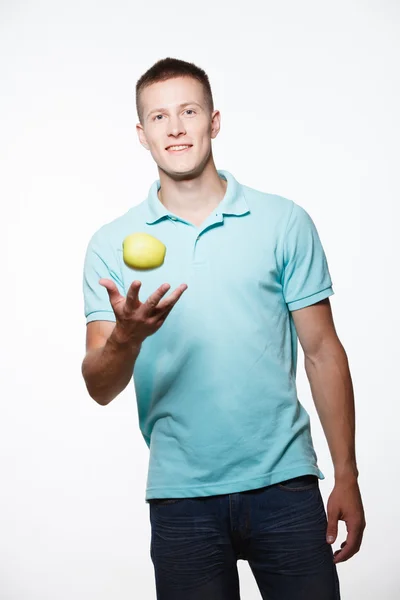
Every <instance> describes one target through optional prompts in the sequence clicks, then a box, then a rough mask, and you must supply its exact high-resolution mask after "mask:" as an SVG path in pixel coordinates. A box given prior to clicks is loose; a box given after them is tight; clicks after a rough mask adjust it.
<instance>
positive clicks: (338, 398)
mask: <svg viewBox="0 0 400 600" xmlns="http://www.w3.org/2000/svg"><path fill="white" fill-rule="evenodd" d="M291 314H292V317H293V321H294V324H295V327H296V331H297V335H298V337H299V341H300V344H301V346H302V348H303V351H304V358H305V362H304V365H305V370H306V374H307V377H308V380H309V382H310V388H311V393H312V396H313V400H314V403H315V407H316V409H317V412H318V416H319V419H320V421H321V425H322V427H323V430H324V433H325V436H326V439H327V442H328V446H329V450H330V453H331V456H332V461H333V465H334V470H335V478H336V479H341V478H349V477H350V478H355V479H357V477H358V469H357V464H356V454H355V408H354V394H353V384H352V380H351V375H350V369H349V364H348V360H347V355H346V352H345V350H344V348H343V346H342V344H341V342H340V340H339V338H338V336H337V333H336V330H335V326H334V323H333V317H332V311H331V306H330V302H329V298H326V299H325V300H322V301H321V302H318V303H316V304H313V305H312V306H307V307H306V308H303V309H300V310H295V311H293V312H292V313H291Z"/></svg>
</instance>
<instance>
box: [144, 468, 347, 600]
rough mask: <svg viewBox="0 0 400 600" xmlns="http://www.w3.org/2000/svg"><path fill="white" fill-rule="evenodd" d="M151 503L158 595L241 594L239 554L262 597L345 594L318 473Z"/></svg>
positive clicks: (320, 599) (227, 597)
mask: <svg viewBox="0 0 400 600" xmlns="http://www.w3.org/2000/svg"><path fill="white" fill-rule="evenodd" d="M149 507H150V522H151V559H152V561H153V564H154V570H155V581H156V590H157V600H240V592H239V577H238V570H237V561H238V560H240V559H241V560H247V561H248V563H249V566H250V568H251V570H252V572H253V574H254V577H255V579H256V582H257V585H258V588H259V590H260V592H261V596H262V598H263V599H264V600H266V599H267V600H340V592H339V580H338V576H337V571H336V565H335V563H334V562H333V550H332V547H331V546H330V545H329V544H328V543H327V541H326V527H327V517H326V512H325V508H324V504H323V499H322V496H321V492H320V489H319V480H318V478H317V477H315V476H314V475H305V476H302V477H296V478H295V479H290V480H288V481H285V482H282V483H278V484H275V485H271V486H267V487H263V488H261V489H256V490H250V491H246V492H238V493H234V494H222V495H218V496H207V497H200V498H175V499H174V498H170V499H156V500H150V501H149Z"/></svg>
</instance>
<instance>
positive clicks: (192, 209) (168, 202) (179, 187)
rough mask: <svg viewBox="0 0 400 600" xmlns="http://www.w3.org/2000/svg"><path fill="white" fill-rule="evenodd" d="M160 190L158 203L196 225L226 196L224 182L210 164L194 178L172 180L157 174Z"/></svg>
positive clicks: (162, 174) (212, 164) (225, 184)
mask: <svg viewBox="0 0 400 600" xmlns="http://www.w3.org/2000/svg"><path fill="white" fill-rule="evenodd" d="M159 174H160V184H161V187H160V189H159V190H158V194H157V195H158V198H159V200H160V202H161V203H162V204H163V205H164V206H165V207H166V208H167V209H168V210H169V211H171V212H172V213H174V214H175V215H177V216H178V217H182V218H183V219H185V220H187V221H189V222H192V223H193V224H195V225H197V226H198V225H200V224H201V223H202V222H203V221H204V220H205V219H206V218H207V216H208V215H209V214H210V213H211V212H212V211H213V210H214V209H215V208H216V206H218V204H219V203H220V202H221V200H222V199H223V197H224V196H225V193H226V188H227V184H228V182H227V181H226V180H225V179H222V178H221V177H220V176H219V175H218V172H217V170H216V168H215V166H214V163H213V162H212V163H209V165H208V166H207V167H206V168H205V169H204V170H203V172H202V173H201V175H199V176H198V177H196V178H194V179H186V180H182V181H176V180H174V179H172V178H171V177H168V175H166V174H165V173H164V172H163V171H159Z"/></svg>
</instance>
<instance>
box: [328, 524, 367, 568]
mask: <svg viewBox="0 0 400 600" xmlns="http://www.w3.org/2000/svg"><path fill="white" fill-rule="evenodd" d="M361 540H362V529H361V528H359V527H353V528H352V527H350V528H349V533H348V535H347V539H346V541H345V542H343V544H342V549H341V550H338V551H337V552H335V554H334V562H335V563H341V562H345V561H346V560H349V558H351V557H352V556H354V554H356V553H357V552H358V551H359V549H360V546H361Z"/></svg>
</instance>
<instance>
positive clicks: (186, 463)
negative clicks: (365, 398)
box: [82, 58, 365, 600]
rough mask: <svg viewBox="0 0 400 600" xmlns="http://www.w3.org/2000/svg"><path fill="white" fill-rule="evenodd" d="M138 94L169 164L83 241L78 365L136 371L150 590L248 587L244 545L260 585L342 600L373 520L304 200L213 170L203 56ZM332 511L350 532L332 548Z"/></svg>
mask: <svg viewBox="0 0 400 600" xmlns="http://www.w3.org/2000/svg"><path fill="white" fill-rule="evenodd" d="M136 101H137V110H138V116H139V123H138V124H137V132H138V136H139V140H140V142H141V144H142V145H143V146H144V147H145V148H146V149H147V150H149V151H150V153H151V155H152V157H153V159H154V161H155V162H156V164H157V168H158V173H159V179H158V180H157V181H155V182H154V183H153V185H152V186H151V188H150V191H149V195H148V197H147V199H146V200H145V201H144V202H142V203H140V204H139V205H137V206H134V207H132V208H131V209H130V210H129V211H128V212H127V213H126V214H124V215H122V216H120V217H118V218H116V219H115V220H114V221H112V222H111V223H108V224H106V225H104V226H103V227H101V228H100V229H99V230H98V231H96V232H95V233H94V235H93V237H92V238H91V240H90V242H89V245H88V249H87V253H86V258H85V265H84V282H83V285H84V298H85V314H86V319H87V354H86V357H85V359H84V361H83V365H82V373H83V377H84V379H85V382H86V386H87V389H88V392H89V394H90V395H91V397H92V398H94V400H96V401H97V402H98V403H99V404H102V405H106V404H108V403H109V402H111V400H113V399H114V398H115V397H116V396H118V394H119V393H120V392H121V391H122V390H123V389H124V388H125V387H126V386H127V384H128V383H129V381H130V379H131V377H132V373H133V377H134V384H135V389H136V397H137V404H138V413H139V423H140V429H141V433H142V435H143V437H144V440H145V442H146V444H147V445H148V447H149V449H150V460H149V471H148V480H147V489H146V501H147V502H148V503H149V510H150V521H151V526H152V540H151V558H152V561H153V563H154V568H155V580H156V588H157V598H159V599H161V600H181V599H182V600H183V599H184V600H200V599H201V600H204V599H205V598H208V599H209V600H237V599H239V598H240V594H239V580H238V571H237V560H238V559H243V560H247V561H248V563H249V565H250V567H251V569H252V571H253V573H254V576H255V579H256V581H257V584H258V587H259V589H260V592H261V594H262V597H263V598H268V599H269V600H275V599H279V600H296V599H300V598H302V599H303V598H307V600H331V599H332V600H333V599H335V600H336V599H337V598H339V597H340V595H339V582H338V576H337V571H336V564H337V563H338V562H341V561H345V560H348V559H349V558H350V557H351V556H352V555H354V554H355V553H356V552H357V551H358V550H359V547H360V544H361V540H362V535H363V530H364V528H365V518H364V511H363V506H362V500H361V495H360V491H359V487H358V469H357V466H356V457H355V444H354V436H355V425H354V423H355V416H354V399H353V390H352V383H351V376H350V373H349V367H348V361H347V357H346V353H345V351H344V349H343V347H342V345H341V343H340V341H339V339H338V337H337V334H336V331H335V328H334V324H333V319H332V313H331V308H330V303H329V296H331V295H332V294H333V290H332V282H331V278H330V274H329V270H328V265H327V261H326V257H325V254H324V250H323V248H322V245H321V242H320V239H319V236H318V233H317V230H316V228H315V225H314V223H313V221H312V220H311V217H310V216H309V215H308V214H307V212H306V211H305V210H304V209H302V208H301V207H300V206H299V205H297V204H296V203H294V202H293V201H291V200H288V199H286V198H283V197H281V196H277V195H272V194H268V193H265V192H260V191H257V190H255V189H252V188H250V187H247V186H245V185H242V184H240V183H239V182H238V181H237V180H236V179H235V178H234V176H233V175H232V174H231V173H229V172H228V171H223V170H217V169H216V167H215V164H214V160H213V155H212V149H211V140H212V139H214V138H216V136H217V135H218V133H219V130H220V113H219V111H217V110H214V104H213V98H212V93H211V89H210V84H209V80H208V77H207V75H206V73H205V72H204V71H203V70H202V69H200V68H199V67H197V66H195V65H193V64H192V63H187V62H185V61H181V60H177V59H171V58H167V59H164V60H161V61H159V62H157V63H156V64H155V65H153V67H151V68H150V69H149V70H148V71H147V72H146V73H145V74H144V75H143V76H142V77H141V78H140V79H139V81H138V82H137V85H136ZM135 232H144V233H149V234H150V235H152V236H153V237H155V238H157V239H158V240H160V241H161V242H162V243H163V244H164V245H165V246H166V248H167V251H166V256H165V260H164V263H163V264H162V265H161V266H160V267H159V268H156V269H150V270H145V271H144V270H142V271H139V270H137V269H133V268H130V267H129V266H127V265H126V264H125V262H124V258H123V252H122V241H123V240H124V238H125V237H126V236H127V235H129V234H131V233H135ZM170 288H172V290H173V291H172V292H171V294H170V295H169V296H166V293H167V291H168V290H169V289H170ZM298 339H299V341H300V343H301V346H302V348H303V350H304V355H305V369H306V373H307V376H308V379H309V381H310V386H311V391H312V395H313V399H314V402H315V405H316V409H317V412H318V415H319V418H320V420H321V423H322V426H323V429H324V432H325V434H326V438H327V442H328V445H329V449H330V452H331V455H332V460H333V464H334V470H335V486H334V489H333V491H332V494H331V495H330V498H329V502H328V506H327V513H326V512H325V508H324V505H323V500H322V497H321V493H320V489H319V479H323V478H324V475H323V474H322V472H321V471H320V470H319V468H318V465H317V458H316V454H315V451H314V448H313V444H312V439H311V432H310V420H309V415H308V414H307V412H306V411H305V409H304V408H303V407H302V405H301V403H300V402H299V400H298V398H297V392H296V381H295V378H296V363H297V340H298ZM327 517H328V518H327ZM339 519H342V520H344V521H345V522H346V525H347V529H348V535H347V541H346V542H344V543H342V546H341V550H339V551H338V552H335V554H333V550H332V546H331V544H332V543H333V542H334V541H335V540H336V536H337V528H338V520H339Z"/></svg>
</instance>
